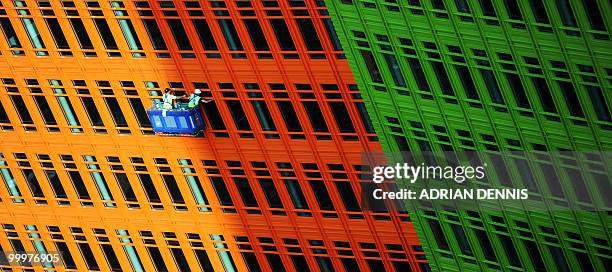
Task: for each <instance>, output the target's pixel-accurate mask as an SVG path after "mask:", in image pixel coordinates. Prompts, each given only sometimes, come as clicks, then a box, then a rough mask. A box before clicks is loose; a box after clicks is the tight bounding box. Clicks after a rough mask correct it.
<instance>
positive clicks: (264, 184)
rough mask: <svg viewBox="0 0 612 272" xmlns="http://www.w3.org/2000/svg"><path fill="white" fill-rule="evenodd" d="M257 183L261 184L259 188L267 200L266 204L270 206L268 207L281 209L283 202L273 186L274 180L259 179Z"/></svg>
mask: <svg viewBox="0 0 612 272" xmlns="http://www.w3.org/2000/svg"><path fill="white" fill-rule="evenodd" d="M259 185H260V186H261V190H262V191H263V192H264V194H265V195H266V200H267V201H268V205H269V206H270V208H281V209H282V208H283V202H282V201H281V198H280V196H279V195H278V191H277V190H276V186H274V181H272V179H259Z"/></svg>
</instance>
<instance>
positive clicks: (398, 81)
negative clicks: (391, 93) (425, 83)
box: [383, 54, 406, 87]
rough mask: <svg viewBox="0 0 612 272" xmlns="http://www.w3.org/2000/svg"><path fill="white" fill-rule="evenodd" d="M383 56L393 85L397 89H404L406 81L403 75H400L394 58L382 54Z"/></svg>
mask: <svg viewBox="0 0 612 272" xmlns="http://www.w3.org/2000/svg"><path fill="white" fill-rule="evenodd" d="M383 56H384V57H385V61H386V62H387V66H388V67H389V71H391V76H392V77H393V82H395V85H397V86H399V87H406V80H405V79H404V75H402V70H401V69H400V67H399V63H397V59H396V58H395V56H394V55H392V54H383Z"/></svg>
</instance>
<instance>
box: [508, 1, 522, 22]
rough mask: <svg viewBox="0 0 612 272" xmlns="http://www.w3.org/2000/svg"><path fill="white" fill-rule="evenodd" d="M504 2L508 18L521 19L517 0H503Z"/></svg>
mask: <svg viewBox="0 0 612 272" xmlns="http://www.w3.org/2000/svg"><path fill="white" fill-rule="evenodd" d="M504 4H505V5H506V10H507V11H508V16H509V17H510V19H514V20H523V15H521V9H520V7H519V5H518V3H517V0H504Z"/></svg>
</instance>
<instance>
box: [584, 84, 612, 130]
mask: <svg viewBox="0 0 612 272" xmlns="http://www.w3.org/2000/svg"><path fill="white" fill-rule="evenodd" d="M586 89H587V92H588V93H589V97H590V98H591V103H593V108H594V109H595V113H597V118H599V120H601V121H606V122H610V121H612V119H610V111H609V110H608V107H607V106H606V98H605V97H604V96H603V93H602V92H601V88H599V87H598V86H591V85H587V86H586Z"/></svg>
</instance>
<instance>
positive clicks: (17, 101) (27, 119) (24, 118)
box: [10, 94, 34, 125]
mask: <svg viewBox="0 0 612 272" xmlns="http://www.w3.org/2000/svg"><path fill="white" fill-rule="evenodd" d="M10 97H11V101H13V105H14V106H15V109H17V113H18V114H19V119H21V123H22V124H25V125H31V124H34V121H33V120H32V116H31V115H30V112H28V107H27V106H26V104H25V102H24V101H23V98H22V97H21V95H14V94H12V95H10Z"/></svg>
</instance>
